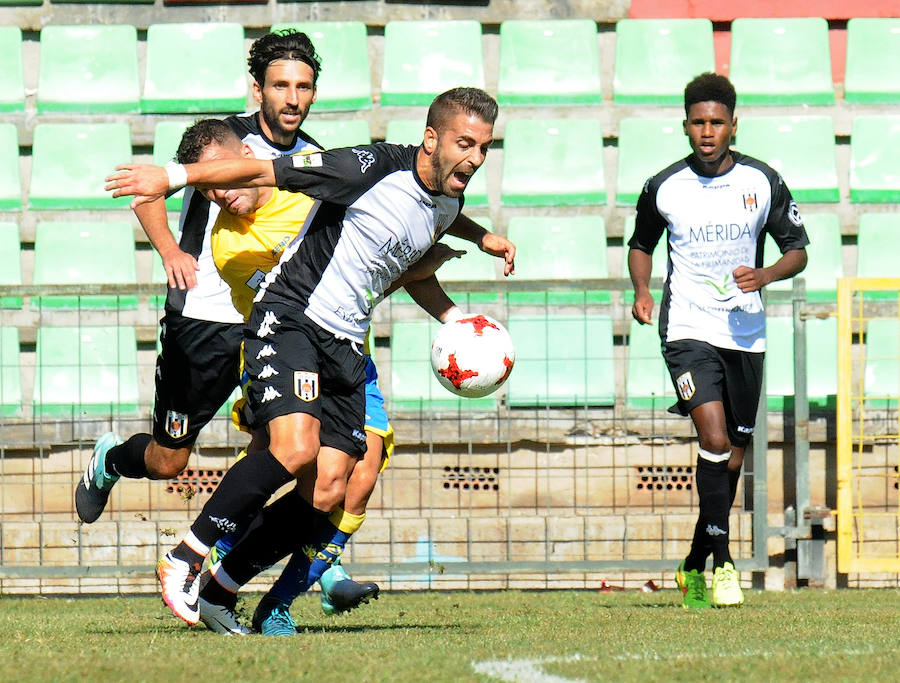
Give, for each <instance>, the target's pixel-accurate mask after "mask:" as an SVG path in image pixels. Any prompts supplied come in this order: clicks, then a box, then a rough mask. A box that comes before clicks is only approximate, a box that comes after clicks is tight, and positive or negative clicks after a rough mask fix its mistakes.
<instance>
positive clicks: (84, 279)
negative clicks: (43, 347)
mask: <svg viewBox="0 0 900 683" xmlns="http://www.w3.org/2000/svg"><path fill="white" fill-rule="evenodd" d="M136 282H137V277H136V274H135V253H134V229H133V228H132V227H131V224H130V223H129V222H127V221H105V222H102V223H100V222H98V223H82V222H76V221H65V222H46V223H39V224H38V226H37V229H36V235H35V244H34V284H36V285H56V284H82V283H84V284H87V283H96V284H129V283H131V284H133V283H136ZM35 305H39V306H40V307H41V308H70V309H75V308H82V309H84V308H134V307H135V306H136V305H137V298H136V297H134V296H126V297H115V296H103V295H91V296H43V297H39V298H38V299H37V300H33V301H32V306H35Z"/></svg>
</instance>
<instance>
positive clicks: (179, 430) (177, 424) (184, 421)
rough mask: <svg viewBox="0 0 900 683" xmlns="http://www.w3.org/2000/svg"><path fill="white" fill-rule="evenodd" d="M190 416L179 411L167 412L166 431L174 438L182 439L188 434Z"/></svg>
mask: <svg viewBox="0 0 900 683" xmlns="http://www.w3.org/2000/svg"><path fill="white" fill-rule="evenodd" d="M187 428H188V416H187V415H186V414H185V413H179V412H177V411H174V410H170V411H168V412H167V413H166V433H167V434H168V435H169V436H171V437H172V438H173V439H180V438H181V437H183V436H184V435H185V434H187Z"/></svg>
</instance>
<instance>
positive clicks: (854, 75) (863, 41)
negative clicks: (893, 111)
mask: <svg viewBox="0 0 900 683" xmlns="http://www.w3.org/2000/svg"><path fill="white" fill-rule="evenodd" d="M898 63H900V19H897V18H892V19H885V18H877V19H876V18H859V19H851V20H850V21H848V22H847V67H846V70H845V72H844V98H845V99H846V100H847V101H848V102H853V103H855V104H871V103H882V102H884V103H896V102H900V73H898V72H897V70H896V69H893V68H885V65H888V64H898Z"/></svg>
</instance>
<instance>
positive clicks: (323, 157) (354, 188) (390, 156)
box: [273, 143, 414, 206]
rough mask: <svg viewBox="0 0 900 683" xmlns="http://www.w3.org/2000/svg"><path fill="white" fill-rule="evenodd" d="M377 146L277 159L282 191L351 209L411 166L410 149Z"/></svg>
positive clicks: (276, 170)
mask: <svg viewBox="0 0 900 683" xmlns="http://www.w3.org/2000/svg"><path fill="white" fill-rule="evenodd" d="M410 149H414V148H406V147H403V146H400V145H389V144H385V143H376V144H374V145H360V146H359V147H342V148H338V149H333V150H328V151H325V152H313V153H311V154H295V155H293V156H289V157H282V158H280V159H275V161H274V162H273V163H274V166H275V182H276V185H277V186H278V188H279V189H282V190H288V191H290V192H302V193H303V194H305V195H307V196H309V197H312V198H313V199H320V200H322V201H326V202H331V203H334V204H339V205H342V206H350V205H351V204H353V202H355V201H356V200H357V199H359V198H360V197H361V196H362V195H363V194H365V193H366V192H367V191H368V190H370V189H371V188H372V187H373V186H374V185H375V184H377V183H378V182H379V181H380V180H381V179H382V178H384V177H385V176H386V175H388V174H389V173H393V172H394V171H397V170H401V169H404V168H407V167H408V166H409V156H410V154H409V150H410Z"/></svg>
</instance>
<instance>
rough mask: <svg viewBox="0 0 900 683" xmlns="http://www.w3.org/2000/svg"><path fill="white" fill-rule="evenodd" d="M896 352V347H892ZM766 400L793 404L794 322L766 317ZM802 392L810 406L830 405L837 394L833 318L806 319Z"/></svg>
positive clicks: (774, 406)
mask: <svg viewBox="0 0 900 683" xmlns="http://www.w3.org/2000/svg"><path fill="white" fill-rule="evenodd" d="M895 354H896V351H895ZM765 372H766V401H767V407H768V409H769V410H784V409H786V408H793V399H794V323H793V319H792V318H786V317H773V316H771V315H770V316H769V317H768V318H767V319H766V364H765ZM806 380H807V381H806V392H807V395H808V397H809V405H810V408H816V409H826V408H830V409H833V408H834V406H835V396H836V395H837V384H838V381H837V319H836V318H825V319H818V318H810V319H808V320H807V321H806Z"/></svg>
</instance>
